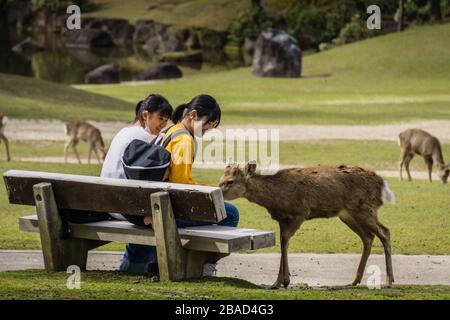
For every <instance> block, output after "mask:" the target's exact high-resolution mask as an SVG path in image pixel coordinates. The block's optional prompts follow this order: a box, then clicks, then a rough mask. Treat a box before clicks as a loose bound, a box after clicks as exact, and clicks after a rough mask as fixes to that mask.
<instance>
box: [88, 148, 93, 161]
mask: <svg viewBox="0 0 450 320" xmlns="http://www.w3.org/2000/svg"><path fill="white" fill-rule="evenodd" d="M91 155H92V146H90V147H89V153H88V164H91Z"/></svg>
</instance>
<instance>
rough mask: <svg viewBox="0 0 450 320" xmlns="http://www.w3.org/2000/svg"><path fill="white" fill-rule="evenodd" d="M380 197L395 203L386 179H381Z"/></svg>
mask: <svg viewBox="0 0 450 320" xmlns="http://www.w3.org/2000/svg"><path fill="white" fill-rule="evenodd" d="M381 198H382V200H383V201H384V200H387V201H388V202H389V203H392V204H394V203H395V194H394V192H392V190H391V189H389V186H388V183H387V181H386V180H384V181H383V188H382V189H381Z"/></svg>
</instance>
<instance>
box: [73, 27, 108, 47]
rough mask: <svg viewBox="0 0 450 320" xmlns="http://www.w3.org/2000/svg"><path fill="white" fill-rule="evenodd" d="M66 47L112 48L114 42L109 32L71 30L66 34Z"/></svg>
mask: <svg viewBox="0 0 450 320" xmlns="http://www.w3.org/2000/svg"><path fill="white" fill-rule="evenodd" d="M66 45H67V46H68V47H81V48H91V47H112V46H114V42H113V40H112V38H111V35H110V34H109V32H107V31H104V30H101V29H81V30H72V31H70V32H67V33H66Z"/></svg>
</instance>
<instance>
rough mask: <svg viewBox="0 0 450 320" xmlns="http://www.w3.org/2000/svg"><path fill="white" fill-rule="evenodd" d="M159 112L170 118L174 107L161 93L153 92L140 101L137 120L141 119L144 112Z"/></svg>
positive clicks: (136, 110) (136, 113)
mask: <svg viewBox="0 0 450 320" xmlns="http://www.w3.org/2000/svg"><path fill="white" fill-rule="evenodd" d="M144 111H148V112H149V113H153V112H159V114H160V115H162V116H166V117H168V118H170V117H171V116H172V112H173V108H172V105H171V104H170V103H169V101H168V100H167V99H166V98H164V97H163V96H161V95H159V94H151V95H149V96H148V97H147V98H145V99H144V100H141V101H139V102H138V103H137V104H136V108H135V118H134V120H135V121H138V120H141V117H142V112H144Z"/></svg>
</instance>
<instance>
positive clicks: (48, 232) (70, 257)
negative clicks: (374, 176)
mask: <svg viewBox="0 0 450 320" xmlns="http://www.w3.org/2000/svg"><path fill="white" fill-rule="evenodd" d="M33 191H34V199H35V203H36V211H37V215H38V219H39V233H40V236H41V245H42V251H43V254H44V264H45V269H46V270H49V271H65V270H67V267H68V266H70V265H77V266H78V267H80V269H81V270H86V263H87V255H88V250H89V247H90V246H92V244H90V243H89V240H83V239H62V238H61V235H62V234H63V223H62V220H61V217H60V215H59V212H58V207H57V206H56V201H55V196H54V194H53V190H52V185H51V184H50V183H39V184H37V185H34V186H33Z"/></svg>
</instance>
